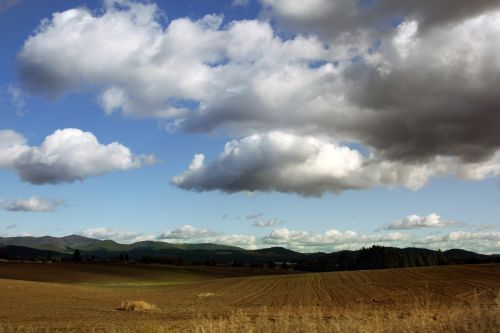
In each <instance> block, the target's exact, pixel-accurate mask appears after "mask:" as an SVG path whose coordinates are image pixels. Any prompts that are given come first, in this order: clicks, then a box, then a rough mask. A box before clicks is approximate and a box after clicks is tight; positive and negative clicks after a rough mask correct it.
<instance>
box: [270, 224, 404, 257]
mask: <svg viewBox="0 0 500 333" xmlns="http://www.w3.org/2000/svg"><path fill="white" fill-rule="evenodd" d="M411 239H412V236H411V235H408V234H403V233H399V232H393V233H388V234H373V235H359V234H357V233H356V232H354V231H346V232H340V231H338V230H334V229H331V230H327V231H326V232H325V233H323V234H314V233H312V232H310V231H306V230H301V231H296V230H289V229H287V228H280V229H275V230H273V231H272V232H270V233H269V234H268V235H266V236H265V237H264V238H263V242H264V244H268V245H273V246H278V245H279V246H286V247H288V248H291V249H295V250H299V251H305V252H314V251H330V252H331V251H337V250H343V249H351V250H353V249H359V248H361V247H363V246H370V245H377V244H378V245H390V246H398V245H399V246H402V245H404V244H408V241H410V240H411Z"/></svg>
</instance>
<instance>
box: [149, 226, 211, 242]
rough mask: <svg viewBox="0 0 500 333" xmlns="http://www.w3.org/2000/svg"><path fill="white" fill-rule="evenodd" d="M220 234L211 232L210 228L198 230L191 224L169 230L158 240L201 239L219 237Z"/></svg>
mask: <svg viewBox="0 0 500 333" xmlns="http://www.w3.org/2000/svg"><path fill="white" fill-rule="evenodd" d="M218 235H220V233H218V232H215V231H213V230H210V229H208V228H202V229H198V228H195V227H193V226H191V225H189V224H187V225H184V226H182V227H180V228H177V229H174V230H169V231H166V232H164V233H162V234H161V235H160V236H158V239H161V240H169V239H174V240H175V239H183V240H186V239H201V238H207V237H214V236H218Z"/></svg>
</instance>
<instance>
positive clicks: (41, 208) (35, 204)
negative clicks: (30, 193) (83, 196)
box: [5, 197, 65, 213]
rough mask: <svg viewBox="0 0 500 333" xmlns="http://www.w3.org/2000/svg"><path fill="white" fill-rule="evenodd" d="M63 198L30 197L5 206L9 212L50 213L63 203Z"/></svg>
mask: <svg viewBox="0 0 500 333" xmlns="http://www.w3.org/2000/svg"><path fill="white" fill-rule="evenodd" d="M64 204H65V202H64V201H63V200H51V199H45V198H40V197H31V198H29V199H18V200H16V201H14V202H12V203H11V204H9V205H7V206H6V207H5V209H6V210H8V211H11V212H42V213H52V212H55V211H56V210H57V208H59V207H60V206H62V205H64Z"/></svg>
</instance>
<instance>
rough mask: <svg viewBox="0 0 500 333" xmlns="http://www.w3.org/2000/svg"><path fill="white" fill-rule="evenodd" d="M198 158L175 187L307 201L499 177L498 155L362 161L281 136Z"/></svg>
mask: <svg viewBox="0 0 500 333" xmlns="http://www.w3.org/2000/svg"><path fill="white" fill-rule="evenodd" d="M204 159H205V157H204V155H202V154H197V155H195V157H194V158H193V160H192V162H191V164H190V166H189V169H188V170H187V171H185V172H184V173H182V174H180V175H178V176H175V177H173V178H172V179H171V183H172V184H174V185H176V186H178V187H180V188H184V189H188V190H195V191H209V190H221V191H225V192H237V191H279V192H294V193H298V194H301V195H305V196H321V195H322V194H324V193H325V192H341V191H343V190H349V189H364V188H370V187H374V186H397V185H402V186H405V187H407V188H410V189H413V190H416V189H419V188H420V187H422V186H424V185H425V184H426V183H427V182H428V180H429V178H430V177H433V176H446V175H454V176H457V177H460V178H464V179H482V178H485V177H487V176H493V175H497V174H500V151H499V152H498V153H497V154H495V155H494V156H493V157H492V159H491V160H488V161H485V162H483V163H472V164H466V163H462V164H461V163H459V162H458V161H457V159H456V158H446V157H438V158H436V159H434V160H431V161H428V162H427V163H425V164H421V163H402V162H389V161H384V160H379V159H378V158H377V157H376V156H373V155H372V156H369V157H364V156H363V155H362V154H361V153H360V152H359V151H357V150H355V149H352V148H349V147H347V146H341V145H339V144H337V143H335V142H334V141H329V140H328V139H324V138H317V137H311V136H298V135H292V134H287V133H282V132H272V133H267V134H255V135H252V136H249V137H245V138H243V139H241V140H233V141H231V142H229V143H227V144H226V145H225V147H224V151H223V152H222V153H221V154H220V155H219V157H218V158H217V159H216V160H214V161H212V162H210V163H209V164H205V161H204Z"/></svg>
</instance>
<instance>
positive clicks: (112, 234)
mask: <svg viewBox="0 0 500 333" xmlns="http://www.w3.org/2000/svg"><path fill="white" fill-rule="evenodd" d="M77 234H78V235H80V236H84V237H88V238H94V239H100V240H108V239H111V240H114V241H116V242H124V243H135V242H141V241H147V240H154V239H155V237H154V236H152V235H145V234H142V233H137V232H130V231H122V230H116V229H112V228H106V227H97V228H88V229H85V230H82V231H80V232H78V233H77Z"/></svg>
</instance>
